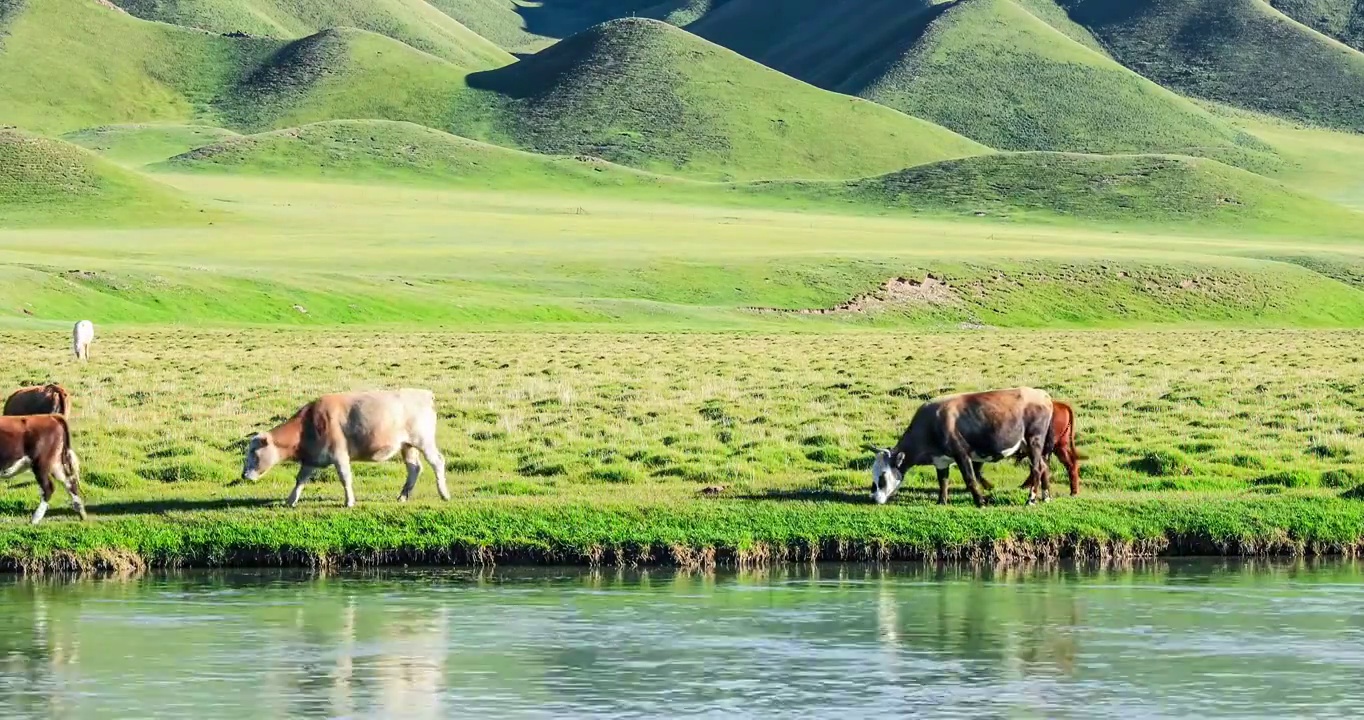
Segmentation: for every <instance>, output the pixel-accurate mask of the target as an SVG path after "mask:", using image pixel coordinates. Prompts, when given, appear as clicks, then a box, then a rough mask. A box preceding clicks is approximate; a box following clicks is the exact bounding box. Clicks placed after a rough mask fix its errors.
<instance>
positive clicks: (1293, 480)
mask: <svg viewBox="0 0 1364 720" xmlns="http://www.w3.org/2000/svg"><path fill="white" fill-rule="evenodd" d="M1251 483H1252V484H1253V485H1278V486H1280V487H1285V488H1306V487H1314V486H1315V485H1316V484H1317V476H1315V475H1313V474H1312V473H1310V472H1307V471H1305V470H1281V471H1279V472H1275V473H1270V474H1268V475H1261V476H1259V477H1257V478H1255V479H1254V480H1252V481H1251Z"/></svg>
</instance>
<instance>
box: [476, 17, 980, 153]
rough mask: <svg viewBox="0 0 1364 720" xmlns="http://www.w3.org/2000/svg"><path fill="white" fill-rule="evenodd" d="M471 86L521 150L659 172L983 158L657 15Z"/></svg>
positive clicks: (912, 122) (936, 132) (577, 39)
mask: <svg viewBox="0 0 1364 720" xmlns="http://www.w3.org/2000/svg"><path fill="white" fill-rule="evenodd" d="M469 83H470V85H471V86H473V87H476V88H481V89H485V90H488V91H490V92H494V93H497V94H498V95H499V96H500V98H501V100H502V102H503V103H504V107H505V113H504V118H505V122H506V123H507V125H508V128H509V134H510V135H511V136H512V137H514V138H515V139H516V141H517V143H518V144H519V145H520V146H522V147H526V148H529V149H533V150H536V151H538V152H543V153H549V154H556V155H580V154H588V155H595V156H598V157H602V158H605V159H607V160H610V161H612V162H617V163H620V164H623V165H629V166H631V167H637V168H642V169H648V170H657V171H660V172H680V173H684V174H687V175H691V176H702V177H710V178H716V179H720V178H733V179H743V178H756V177H840V176H841V177H849V176H856V175H867V174H872V173H876V172H884V171H886V170H889V169H892V168H898V167H905V166H907V165H914V164H918V163H922V162H931V161H934V160H941V159H947V158H951V157H961V156H964V155H970V154H977V153H980V152H984V151H985V150H986V149H985V148H983V147H982V146H980V145H978V144H976V143H974V142H972V141H970V140H967V139H966V138H963V137H961V136H959V135H956V134H953V133H951V132H949V131H947V130H945V129H943V128H941V127H938V126H936V125H933V124H931V123H928V122H924V121H922V120H919V119H917V118H911V117H908V116H906V115H903V114H900V113H897V112H894V111H892V110H889V109H887V108H884V107H881V106H879V105H876V104H874V103H870V102H866V101H864V100H859V99H856V98H850V97H845V96H840V95H836V94H834V93H829V92H825V91H822V90H819V89H817V88H814V87H811V86H808V85H805V84H803V83H801V82H799V81H797V80H794V79H792V78H790V77H787V76H785V75H782V74H781V73H778V72H776V71H773V70H771V69H769V68H766V67H763V66H761V65H758V64H757V63H754V62H752V61H750V60H747V59H745V58H743V57H741V56H739V55H737V54H735V53H733V52H731V51H729V50H726V49H724V48H721V47H719V46H717V45H714V44H711V43H709V42H706V41H704V40H702V39H700V38H697V37H696V36H694V35H691V34H689V33H687V32H685V31H683V30H680V29H677V28H675V27H673V26H671V25H668V24H666V23H663V22H659V21H654V20H642V19H629V20H616V21H612V22H609V23H604V24H602V25H599V26H596V27H593V28H591V29H589V30H587V31H585V32H583V33H579V34H578V35H575V36H573V37H572V38H569V39H568V40H565V41H563V42H560V43H558V44H556V45H554V46H553V47H551V48H549V49H547V50H544V51H542V52H540V53H538V54H536V55H534V56H532V57H529V58H526V59H524V60H522V61H520V62H518V63H516V64H515V65H511V66H509V67H506V68H501V69H499V70H494V71H490V72H485V73H476V74H473V75H470V76H469ZM457 132H458V131H457ZM458 134H461V135H469V134H470V133H466V132H458Z"/></svg>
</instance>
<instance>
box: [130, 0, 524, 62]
mask: <svg viewBox="0 0 1364 720" xmlns="http://www.w3.org/2000/svg"><path fill="white" fill-rule="evenodd" d="M113 2H114V4H116V5H117V6H118V7H120V8H122V9H124V10H126V11H127V12H128V13H130V14H132V15H134V16H136V17H140V18H143V19H145V20H157V21H160V22H165V23H170V24H172V25H182V26H185V27H192V28H199V29H202V30H208V31H209V32H213V33H245V34H248V35H257V36H264V37H274V38H282V39H298V38H302V37H306V36H308V35H313V34H316V33H318V32H321V31H323V30H330V29H335V28H343V27H348V28H357V29H360V30H368V31H370V32H373V33H377V34H379V35H386V36H388V37H390V38H393V39H394V40H398V41H400V42H402V43H404V44H406V45H410V46H412V47H414V48H416V49H418V50H421V51H423V52H427V53H430V54H432V55H435V56H437V57H440V58H443V59H445V60H448V61H450V62H452V63H454V64H456V65H459V66H460V67H464V68H466V69H469V70H482V69H487V68H493V67H498V66H500V65H505V64H507V63H509V62H511V61H512V57H511V55H509V54H508V53H507V52H506V51H504V50H502V49H501V48H499V47H497V46H496V45H495V44H493V43H492V42H491V41H489V40H487V39H486V38H483V37H481V36H480V35H478V34H477V33H475V32H472V31H470V30H469V29H468V28H466V27H464V26H463V25H461V24H460V23H459V22H458V21H457V20H455V19H453V18H451V17H450V16H448V15H446V14H444V13H442V12H440V11H439V10H437V9H436V8H434V7H432V6H431V5H429V4H428V3H426V2H424V0H113Z"/></svg>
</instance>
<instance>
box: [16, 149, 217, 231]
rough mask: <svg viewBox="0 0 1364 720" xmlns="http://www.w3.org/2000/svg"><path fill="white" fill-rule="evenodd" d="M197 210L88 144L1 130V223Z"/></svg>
mask: <svg viewBox="0 0 1364 720" xmlns="http://www.w3.org/2000/svg"><path fill="white" fill-rule="evenodd" d="M197 215H198V213H197V212H194V208H193V207H192V206H191V204H190V203H189V202H188V201H186V200H185V199H184V198H182V197H181V196H180V195H179V194H178V193H177V192H176V191H175V190H173V189H171V188H169V187H166V186H164V185H161V184H160V183H157V182H154V181H152V180H149V179H147V178H145V177H143V176H141V175H138V174H137V173H134V172H131V171H128V170H124V169H123V168H121V167H119V166H117V165H114V164H113V163H111V162H109V161H107V160H104V159H102V158H100V157H99V156H98V155H95V154H94V153H92V152H90V151H88V150H84V149H82V148H79V147H76V146H75V145H72V144H70V143H66V142H62V141H60V140H51V139H48V138H43V137H38V136H36V135H29V134H26V133H21V132H18V131H15V130H0V225H43V224H52V225H83V224H95V223H99V224H106V223H123V222H137V223H144V224H157V223H159V222H163V221H170V220H188V219H189V218H191V217H192V216H197Z"/></svg>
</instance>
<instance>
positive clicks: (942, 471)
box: [935, 465, 952, 505]
mask: <svg viewBox="0 0 1364 720" xmlns="http://www.w3.org/2000/svg"><path fill="white" fill-rule="evenodd" d="M935 469H936V470H937V471H938V504H939V505H946V504H947V481H948V475H949V473H950V472H951V470H952V466H951V465H948V466H947V467H939V468H935Z"/></svg>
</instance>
